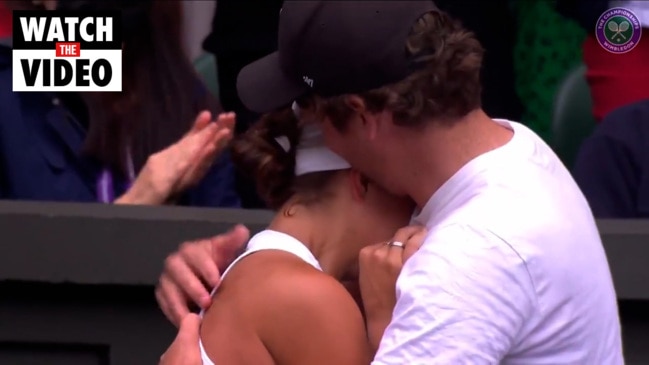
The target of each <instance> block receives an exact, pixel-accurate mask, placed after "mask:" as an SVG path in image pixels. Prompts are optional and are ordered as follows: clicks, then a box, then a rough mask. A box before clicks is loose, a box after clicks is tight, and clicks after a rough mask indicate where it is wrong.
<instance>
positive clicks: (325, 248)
mask: <svg viewBox="0 0 649 365" xmlns="http://www.w3.org/2000/svg"><path fill="white" fill-rule="evenodd" d="M337 217H339V215H336V214H330V213H329V212H325V211H318V210H316V209H308V208H306V207H299V209H296V211H295V212H294V213H293V214H291V215H289V214H286V213H284V212H282V211H280V212H279V213H277V215H276V216H275V218H274V219H273V221H272V222H271V224H270V225H269V227H268V228H269V229H272V230H274V231H278V232H282V233H285V234H288V235H289V236H292V237H294V238H295V239H297V240H298V241H300V242H302V244H304V245H305V246H306V247H307V248H308V249H309V251H311V253H312V254H313V256H314V257H315V258H316V259H317V260H318V262H319V263H320V267H321V268H322V270H323V271H324V272H325V273H327V274H329V275H331V276H333V277H335V278H336V279H338V280H340V279H342V278H343V277H344V276H345V275H346V274H348V271H349V269H350V268H351V267H352V266H353V265H354V263H355V262H356V261H357V259H358V251H356V252H354V245H353V242H344V239H343V237H344V236H345V227H344V226H343V225H342V224H343V222H342V221H341V219H340V218H337ZM349 243H351V245H350V244H349Z"/></svg>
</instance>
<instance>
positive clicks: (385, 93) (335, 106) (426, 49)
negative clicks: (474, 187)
mask: <svg viewBox="0 0 649 365" xmlns="http://www.w3.org/2000/svg"><path fill="white" fill-rule="evenodd" d="M406 50H407V52H408V53H409V54H410V55H411V56H412V57H413V61H414V64H415V65H417V64H419V65H421V64H422V63H425V65H423V66H422V67H419V69H418V70H417V71H415V72H413V73H412V74H410V75H409V76H408V77H406V78H405V79H403V80H401V81H399V82H397V83H394V84H391V85H386V86H383V87H380V88H378V89H374V90H370V91H367V92H364V93H361V94H359V96H360V97H361V98H363V100H364V101H365V103H366V106H367V108H368V110H369V111H370V112H380V111H383V110H388V111H390V112H392V113H393V117H394V123H395V124H397V125H402V126H413V127H416V126H420V125H422V123H424V122H425V121H427V120H431V119H432V120H436V121H441V122H445V123H450V122H452V121H454V120H457V119H459V118H461V117H463V116H465V115H466V114H468V113H469V112H471V111H473V110H475V109H477V108H480V107H481V98H480V94H481V91H482V89H481V86H480V67H481V64H482V57H483V54H484V50H483V48H482V46H481V45H480V42H478V40H477V39H476V38H475V36H474V34H473V33H471V32H469V31H467V30H466V29H465V28H463V27H462V25H461V24H460V23H459V22H458V21H457V20H455V19H452V18H451V17H450V16H448V15H447V14H446V13H444V12H442V11H437V10H436V11H432V12H429V13H426V14H425V15H423V16H422V17H421V18H419V20H418V21H417V22H416V23H415V25H414V26H413V28H412V30H411V33H410V35H409V37H408V39H407V42H406ZM347 96H348V95H342V96H336V97H332V98H327V99H324V100H322V101H321V107H322V109H321V111H322V112H323V113H324V115H325V116H327V117H329V118H330V120H331V122H332V124H333V125H334V126H335V127H336V128H337V129H338V130H340V131H344V129H345V128H346V127H347V123H348V121H349V118H350V117H351V116H352V114H353V110H352V109H351V108H350V106H349V105H348V103H347Z"/></svg>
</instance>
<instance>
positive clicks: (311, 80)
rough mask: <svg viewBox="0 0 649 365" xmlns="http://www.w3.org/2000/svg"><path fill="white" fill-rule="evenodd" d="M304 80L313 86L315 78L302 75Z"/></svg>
mask: <svg viewBox="0 0 649 365" xmlns="http://www.w3.org/2000/svg"><path fill="white" fill-rule="evenodd" d="M302 80H304V83H306V84H307V85H309V87H313V79H312V78H310V77H309V76H302Z"/></svg>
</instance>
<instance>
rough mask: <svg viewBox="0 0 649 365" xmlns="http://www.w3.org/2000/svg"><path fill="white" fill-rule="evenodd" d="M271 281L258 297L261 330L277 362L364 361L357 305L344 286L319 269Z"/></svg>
mask: <svg viewBox="0 0 649 365" xmlns="http://www.w3.org/2000/svg"><path fill="white" fill-rule="evenodd" d="M289 277H290V278H291V279H290V280H281V281H277V282H276V283H275V285H269V286H268V290H269V293H272V300H269V299H268V298H267V299H266V300H265V301H261V302H260V307H263V311H264V315H263V316H262V318H265V319H266V320H265V321H264V323H262V324H261V325H260V326H259V336H260V338H261V340H262V342H263V343H264V345H265V346H266V348H267V349H268V350H269V352H270V353H271V354H272V356H273V359H274V360H275V362H276V363H277V364H278V365H302V364H309V365H330V364H336V365H367V364H369V363H370V352H369V346H368V342H367V335H366V332H365V326H364V322H363V317H362V315H361V312H360V309H359V308H358V307H357V305H356V303H355V302H354V299H353V298H352V297H351V296H350V295H349V293H348V292H347V291H346V290H345V288H344V286H343V285H341V284H340V283H338V282H337V281H336V280H334V279H333V278H331V277H329V276H327V275H325V274H322V273H310V274H306V275H302V274H300V275H292V276H289Z"/></svg>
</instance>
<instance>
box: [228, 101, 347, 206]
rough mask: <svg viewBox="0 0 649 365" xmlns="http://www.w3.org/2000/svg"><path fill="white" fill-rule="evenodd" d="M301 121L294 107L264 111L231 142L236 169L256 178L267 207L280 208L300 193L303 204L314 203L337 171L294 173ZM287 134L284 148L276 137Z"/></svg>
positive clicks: (258, 188) (321, 196)
mask: <svg viewBox="0 0 649 365" xmlns="http://www.w3.org/2000/svg"><path fill="white" fill-rule="evenodd" d="M301 134H302V125H301V122H300V121H299V120H298V119H297V118H296V117H295V115H294V113H293V110H291V108H286V109H283V110H280V111H276V112H273V113H268V114H265V115H263V116H262V117H261V120H259V121H258V122H257V123H255V124H253V126H252V127H250V129H248V131H246V133H244V134H243V135H241V136H240V137H238V138H236V139H235V140H234V142H233V143H232V152H231V153H232V160H233V162H234V165H235V167H236V168H237V169H239V170H240V171H241V172H242V173H243V174H244V175H246V176H248V177H250V178H252V179H254V180H255V184H256V186H257V193H258V194H259V196H260V197H261V198H262V199H263V200H264V202H265V203H266V205H267V206H268V208H271V209H273V210H277V209H279V208H281V207H282V205H284V204H285V203H286V202H287V201H288V200H289V199H291V198H292V197H293V196H295V195H299V199H300V200H299V201H300V203H301V204H309V203H313V202H315V201H316V200H319V199H321V198H323V197H324V196H326V195H327V185H328V184H329V183H330V182H331V180H332V178H333V176H334V175H335V173H336V171H322V172H314V173H310V174H305V175H301V176H298V177H296V176H295V156H296V149H295V147H296V146H297V145H298V143H299V140H300V136H301ZM278 137H286V138H288V140H289V142H290V148H289V150H288V151H285V150H284V148H283V147H282V146H281V145H280V144H279V143H278V142H277V140H276V138H278Z"/></svg>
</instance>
